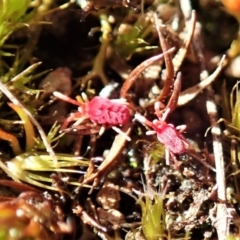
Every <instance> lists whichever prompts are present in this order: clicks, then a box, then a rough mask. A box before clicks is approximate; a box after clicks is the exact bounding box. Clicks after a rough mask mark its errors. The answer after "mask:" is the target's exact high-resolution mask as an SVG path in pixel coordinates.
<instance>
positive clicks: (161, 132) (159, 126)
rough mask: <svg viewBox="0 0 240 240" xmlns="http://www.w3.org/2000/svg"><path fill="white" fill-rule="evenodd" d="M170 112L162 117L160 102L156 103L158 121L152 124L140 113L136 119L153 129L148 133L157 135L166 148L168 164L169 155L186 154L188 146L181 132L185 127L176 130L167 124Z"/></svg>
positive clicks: (136, 115)
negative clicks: (166, 120)
mask: <svg viewBox="0 0 240 240" xmlns="http://www.w3.org/2000/svg"><path fill="white" fill-rule="evenodd" d="M169 110H170V109H169ZM169 110H167V111H166V112H165V114H164V116H161V114H160V112H159V102H157V103H155V111H156V115H157V116H158V119H155V120H153V121H152V122H151V121H149V120H148V119H146V118H145V117H144V116H142V115H140V114H138V113H136V114H135V117H134V118H135V119H136V120H137V121H139V122H141V123H142V124H145V125H147V126H149V127H151V128H152V129H153V131H147V132H146V134H147V135H150V134H157V138H158V140H159V142H161V143H162V144H164V146H165V147H166V162H167V164H168V162H169V153H171V154H172V153H173V154H182V153H184V152H185V150H186V146H187V145H188V144H187V142H186V141H185V140H184V138H183V137H182V136H181V132H182V131H184V129H185V126H179V127H177V128H175V127H174V126H173V125H172V124H167V123H166V122H165V119H166V117H167V114H168V113H169ZM177 129H180V131H178V130H177Z"/></svg>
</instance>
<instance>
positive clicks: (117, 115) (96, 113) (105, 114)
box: [85, 97, 130, 126]
mask: <svg viewBox="0 0 240 240" xmlns="http://www.w3.org/2000/svg"><path fill="white" fill-rule="evenodd" d="M85 111H86V114H87V115H88V116H89V118H90V119H91V121H93V122H96V123H98V124H108V125H110V126H116V125H123V124H125V123H127V122H128V121H129V119H130V112H129V109H128V108H127V106H125V105H124V104H121V103H116V102H113V101H111V100H109V99H107V98H103V97H94V98H93V99H92V100H91V101H90V102H89V103H87V104H86V106H85Z"/></svg>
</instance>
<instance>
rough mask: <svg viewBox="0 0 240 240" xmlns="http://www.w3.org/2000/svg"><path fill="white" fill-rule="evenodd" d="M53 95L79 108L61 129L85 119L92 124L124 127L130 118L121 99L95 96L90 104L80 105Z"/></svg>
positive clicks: (62, 95)
mask: <svg viewBox="0 0 240 240" xmlns="http://www.w3.org/2000/svg"><path fill="white" fill-rule="evenodd" d="M53 95H54V96H55V97H57V98H59V99H61V100H64V101H66V102H69V103H72V104H74V105H77V106H79V108H78V112H75V113H71V114H70V116H69V117H68V118H67V119H66V121H65V122H64V123H63V126H62V129H65V128H67V126H68V125H69V123H70V122H73V121H76V122H75V123H74V125H75V126H76V125H78V124H80V123H81V122H82V121H83V120H85V119H87V118H89V119H90V120H91V121H92V122H94V123H98V124H101V125H108V126H110V127H114V126H117V125H124V124H125V123H127V122H128V121H129V120H130V117H131V114H130V111H129V109H128V107H127V105H126V104H127V103H126V102H125V100H123V99H122V100H121V99H113V100H109V99H107V98H103V97H98V96H96V97H94V98H93V99H92V100H91V101H90V102H86V103H80V102H78V101H76V100H74V99H71V98H69V97H68V96H66V95H64V94H62V93H60V92H53Z"/></svg>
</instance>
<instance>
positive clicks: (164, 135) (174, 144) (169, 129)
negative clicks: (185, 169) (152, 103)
mask: <svg viewBox="0 0 240 240" xmlns="http://www.w3.org/2000/svg"><path fill="white" fill-rule="evenodd" d="M152 127H153V129H154V130H155V131H156V133H157V138H158V140H159V142H161V143H162V144H164V145H165V146H166V148H168V149H169V150H170V151H171V152H173V153H175V154H182V153H184V152H185V145H184V142H183V139H182V137H181V135H180V133H179V132H178V131H177V130H176V128H175V127H174V126H172V125H171V124H167V123H165V122H164V121H158V120H155V121H153V125H152Z"/></svg>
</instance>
